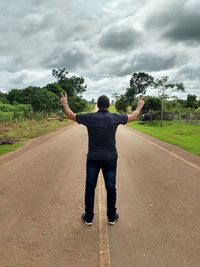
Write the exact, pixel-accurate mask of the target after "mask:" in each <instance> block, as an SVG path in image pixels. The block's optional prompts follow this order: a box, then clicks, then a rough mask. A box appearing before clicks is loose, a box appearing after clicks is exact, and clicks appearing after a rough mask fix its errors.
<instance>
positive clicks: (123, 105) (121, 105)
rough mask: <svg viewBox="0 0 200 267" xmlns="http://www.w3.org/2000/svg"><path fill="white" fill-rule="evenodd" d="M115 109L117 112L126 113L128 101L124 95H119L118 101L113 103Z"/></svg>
mask: <svg viewBox="0 0 200 267" xmlns="http://www.w3.org/2000/svg"><path fill="white" fill-rule="evenodd" d="M115 107H116V109H117V111H118V112H120V113H126V111H127V107H128V101H127V99H126V97H125V95H120V96H119V97H118V99H117V100H116V101H115Z"/></svg>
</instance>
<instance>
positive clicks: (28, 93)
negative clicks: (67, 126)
mask: <svg viewBox="0 0 200 267" xmlns="http://www.w3.org/2000/svg"><path fill="white" fill-rule="evenodd" d="M52 75H53V76H54V77H55V78H56V82H53V83H49V84H47V85H45V86H44V87H38V86H28V87H27V88H24V89H18V88H15V89H11V90H10V91H9V92H7V93H3V92H0V117H1V115H2V114H4V118H6V117H8V118H10V116H12V117H13V118H14V119H15V118H16V119H17V118H19V117H22V116H25V117H27V118H29V117H31V116H33V114H37V113H40V114H43V115H46V116H48V115H49V114H51V113H57V114H59V113H62V112H63V108H62V105H61V103H60V96H61V92H63V93H64V92H66V93H67V95H68V101H69V104H70V107H71V108H72V110H73V111H74V112H82V111H84V110H86V109H87V108H88V105H89V103H88V101H86V100H85V99H83V97H82V94H83V93H84V92H85V91H86V88H87V86H86V85H85V84H84V83H85V81H84V78H83V77H78V76H69V72H68V71H66V69H65V68H62V69H53V70H52Z"/></svg>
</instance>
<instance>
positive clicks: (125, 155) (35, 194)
mask: <svg viewBox="0 0 200 267" xmlns="http://www.w3.org/2000/svg"><path fill="white" fill-rule="evenodd" d="M117 147H118V153H119V160H118V175H117V208H118V212H119V214H120V220H119V221H118V222H117V223H116V224H115V225H113V226H111V225H107V223H106V218H105V190H104V185H103V179H102V177H101V176H100V177H99V184H98V187H97V190H96V199H95V219H94V224H93V225H92V226H86V225H84V224H83V223H82V222H81V220H80V215H81V213H82V211H83V210H84V187H85V160H86V153H87V131H86V128H85V127H83V126H80V125H77V124H71V125H69V126H67V127H65V128H64V129H60V130H58V131H56V132H54V133H52V134H48V135H46V136H43V137H39V138H37V139H34V140H33V141H31V142H30V143H29V144H28V145H27V146H25V147H24V148H21V149H18V150H17V151H15V152H11V153H9V154H7V155H4V156H1V157H0V266H1V267H7V266H9V267H25V266H26V267H29V266H34V267H64V266H67V267H68V266H69V267H71V266H73V267H76V266H77V267H79V266H80V267H82V266H89V267H93V266H94V267H96V266H101V267H103V266H108V267H109V266H112V267H129V266H130V267H146V266H150V267H157V266H158V267H165V266H169V267H179V266H180V267H199V266H200V223H199V222H200V157H197V156H194V155H192V154H190V153H188V152H185V151H183V150H182V149H179V148H177V147H175V146H172V145H169V144H166V143H163V142H161V141H158V140H156V139H154V138H151V137H148V136H146V135H144V134H141V133H139V132H137V131H133V130H131V129H129V128H127V127H124V126H120V127H119V128H118V132H117ZM99 193H100V194H99Z"/></svg>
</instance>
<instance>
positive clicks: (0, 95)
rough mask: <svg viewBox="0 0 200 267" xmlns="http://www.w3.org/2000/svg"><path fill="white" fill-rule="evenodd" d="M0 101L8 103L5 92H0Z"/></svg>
mask: <svg viewBox="0 0 200 267" xmlns="http://www.w3.org/2000/svg"><path fill="white" fill-rule="evenodd" d="M0 103H3V104H9V101H8V100H7V94H6V93H2V92H0Z"/></svg>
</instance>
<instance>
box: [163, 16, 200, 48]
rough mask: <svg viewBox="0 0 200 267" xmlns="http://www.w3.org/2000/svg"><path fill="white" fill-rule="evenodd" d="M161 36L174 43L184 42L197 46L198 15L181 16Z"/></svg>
mask: <svg viewBox="0 0 200 267" xmlns="http://www.w3.org/2000/svg"><path fill="white" fill-rule="evenodd" d="M163 36H164V37H166V38H169V39H171V40H173V41H175V42H177V41H186V42H189V43H191V42H194V43H197V44H198V42H199V40H200V13H199V14H182V16H180V17H179V18H177V20H176V21H174V22H173V24H172V25H171V28H170V29H169V30H167V31H166V32H165V33H164V35H163Z"/></svg>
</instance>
